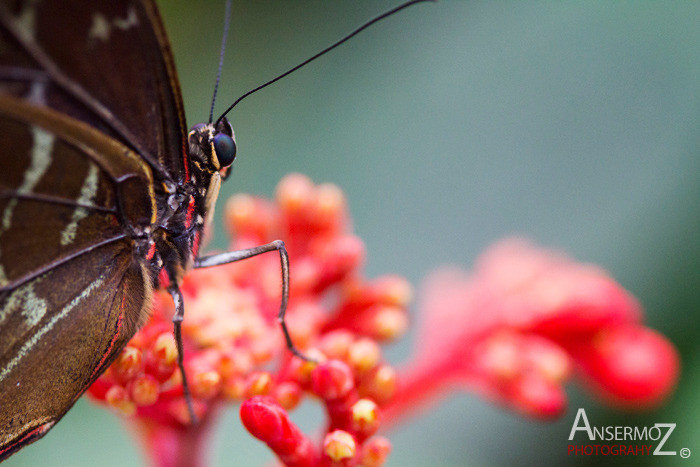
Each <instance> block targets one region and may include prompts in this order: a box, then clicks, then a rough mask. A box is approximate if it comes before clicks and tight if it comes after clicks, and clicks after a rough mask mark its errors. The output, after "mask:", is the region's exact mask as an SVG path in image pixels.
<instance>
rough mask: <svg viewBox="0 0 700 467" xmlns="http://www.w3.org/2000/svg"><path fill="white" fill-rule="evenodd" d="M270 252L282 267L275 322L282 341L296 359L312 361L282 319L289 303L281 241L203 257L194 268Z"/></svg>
mask: <svg viewBox="0 0 700 467" xmlns="http://www.w3.org/2000/svg"><path fill="white" fill-rule="evenodd" d="M270 251H277V252H279V255H280V264H281V266H282V302H281V303H280V310H279V313H278V314H277V321H278V322H279V324H280V327H281V328H282V333H283V334H284V340H285V341H286V343H287V348H288V349H289V351H290V352H292V353H293V354H294V355H296V356H297V357H299V358H301V359H303V360H307V361H313V360H312V359H311V358H309V357H307V356H306V355H304V354H303V353H301V352H300V351H299V349H297V348H296V347H295V346H294V342H292V336H291V335H290V334H289V328H288V327H287V322H286V321H285V319H284V316H285V313H286V312H287V303H288V302H289V255H288V254H287V248H286V247H285V246H284V242H283V241H282V240H275V241H274V242H270V243H268V244H266V245H261V246H256V247H254V248H246V249H244V250H236V251H229V252H228V253H219V254H214V255H209V256H203V257H201V258H197V259H196V260H195V261H194V267H195V268H208V267H211V266H220V265H223V264H229V263H234V262H236V261H240V260H243V259H248V258H252V257H253V256H258V255H261V254H263V253H268V252H270Z"/></svg>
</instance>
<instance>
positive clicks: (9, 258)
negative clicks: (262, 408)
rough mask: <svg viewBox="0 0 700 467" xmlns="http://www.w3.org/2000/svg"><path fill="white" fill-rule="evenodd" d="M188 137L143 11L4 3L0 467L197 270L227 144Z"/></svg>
mask: <svg viewBox="0 0 700 467" xmlns="http://www.w3.org/2000/svg"><path fill="white" fill-rule="evenodd" d="M185 128H186V127H185V121H184V114H183V110H182V99H181V96H180V90H179V85H178V82H177V77H176V74H175V70H174V66H173V60H172V56H171V55H170V51H169V46H168V42H167V39H166V36H165V33H164V31H163V28H162V25H161V22H160V18H159V17H158V14H157V11H156V8H155V5H154V4H153V2H152V1H150V0H143V1H140V0H120V1H110V2H89V1H81V0H72V1H68V0H60V1H58V0H52V1H50V2H48V1H45V2H39V1H32V0H26V1H19V2H15V1H9V0H2V1H0V162H1V164H0V460H1V459H3V458H5V457H7V456H9V455H10V454H12V453H13V452H15V451H17V450H18V449H20V448H22V447H23V446H24V445H26V444H28V443H30V442H32V441H34V440H36V439H38V438H40V437H41V436H43V435H44V434H45V433H46V432H47V431H48V430H49V429H50V428H51V427H52V426H53V425H54V424H55V423H56V422H57V421H58V420H59V419H60V418H61V417H62V416H63V415H64V414H65V412H66V411H67V410H68V409H69V408H70V407H71V406H72V405H73V404H74V402H75V401H76V400H77V399H78V398H79V397H80V395H81V394H82V393H83V392H84V391H85V390H86V389H87V388H88V387H89V385H90V384H91V383H92V382H93V381H94V380H95V379H96V378H97V376H99V375H100V373H101V372H102V371H104V369H106V368H107V366H108V365H109V364H110V363H111V362H112V361H113V360H114V358H116V356H117V355H118V354H119V352H120V350H121V349H122V348H123V347H124V345H126V343H127V342H128V340H129V339H130V338H131V337H132V336H133V334H134V333H135V331H136V330H137V329H138V327H139V326H140V325H141V324H142V323H143V322H144V321H145V319H146V318H147V316H148V311H149V304H150V299H151V295H152V290H153V289H154V288H155V287H157V286H159V285H160V284H159V282H160V281H159V279H160V278H161V277H165V278H167V280H168V281H169V283H170V284H171V285H174V286H175V289H176V288H177V284H178V283H179V281H180V280H181V278H182V275H183V274H184V272H185V271H186V270H187V269H188V268H190V267H192V265H193V263H194V261H195V259H196V255H197V251H198V249H199V243H200V240H201V236H202V231H203V229H204V226H205V224H206V222H207V220H208V219H209V218H210V217H211V213H212V212H213V204H214V202H215V200H216V196H217V194H218V191H219V186H220V183H221V180H222V178H225V177H226V175H227V174H228V166H230V164H231V163H232V162H233V156H234V155H235V143H233V139H232V137H233V131H232V129H231V127H230V125H229V123H228V121H227V120H226V119H221V121H219V122H217V123H215V124H204V125H197V126H196V127H195V128H193V130H192V131H190V132H189V133H187V132H186V131H185ZM178 292H179V291H178Z"/></svg>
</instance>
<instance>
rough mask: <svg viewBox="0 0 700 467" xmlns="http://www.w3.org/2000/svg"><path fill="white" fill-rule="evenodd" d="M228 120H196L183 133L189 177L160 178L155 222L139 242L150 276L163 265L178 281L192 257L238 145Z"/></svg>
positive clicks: (196, 249) (196, 250)
mask: <svg viewBox="0 0 700 467" xmlns="http://www.w3.org/2000/svg"><path fill="white" fill-rule="evenodd" d="M233 138H234V136H233V129H232V128H231V125H230V124H229V122H228V120H226V119H222V120H221V121H220V122H218V124H216V125H214V124H198V125H195V126H194V127H193V128H192V130H190V132H189V134H188V137H187V140H188V141H187V143H188V145H187V163H188V171H187V176H186V178H184V179H183V180H181V181H179V182H177V183H176V182H171V181H163V182H162V183H161V187H160V190H159V191H158V192H157V193H156V200H157V201H156V204H157V210H158V214H157V221H156V224H155V226H153V227H154V228H153V229H152V231H151V232H149V235H146V236H145V238H144V240H145V241H142V242H141V244H140V245H139V248H138V249H139V250H143V249H144V248H145V249H147V251H146V255H145V257H146V258H147V259H148V260H149V261H150V262H151V270H152V271H153V276H154V278H155V277H156V276H157V275H158V273H159V272H160V270H161V269H163V268H165V269H166V272H167V273H168V275H169V276H170V277H171V278H172V279H174V280H176V281H179V280H180V278H181V276H182V274H183V273H184V271H185V270H187V269H189V267H190V266H191V264H192V261H193V260H194V257H195V256H196V254H197V252H198V249H199V244H200V241H201V237H202V232H203V230H204V227H205V226H206V225H207V224H208V223H209V222H210V219H211V216H212V214H213V212H214V203H215V202H216V199H217V197H218V193H219V187H220V185H221V180H222V179H226V178H227V177H228V175H229V173H230V167H231V164H232V163H233V159H234V158H235V150H236V145H235V142H234V139H233Z"/></svg>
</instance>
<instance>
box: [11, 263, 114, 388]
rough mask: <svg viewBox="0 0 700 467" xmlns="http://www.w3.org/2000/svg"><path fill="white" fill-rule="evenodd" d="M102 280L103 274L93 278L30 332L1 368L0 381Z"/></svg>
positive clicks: (100, 283)
mask: <svg viewBox="0 0 700 467" xmlns="http://www.w3.org/2000/svg"><path fill="white" fill-rule="evenodd" d="M103 282H104V276H100V277H98V278H97V279H95V280H94V281H93V282H92V283H91V284H90V285H88V286H87V287H85V288H84V289H83V291H82V292H80V295H78V296H77V297H75V298H74V299H73V300H71V302H70V303H69V304H68V305H66V306H65V307H63V309H62V310H61V311H59V312H58V313H56V314H55V315H54V316H53V317H52V318H51V319H50V320H49V321H48V322H47V323H46V324H45V325H44V326H42V327H41V329H39V330H38V331H37V332H35V333H34V334H32V337H31V338H29V339H28V340H27V341H26V342H25V343H24V345H23V346H22V348H21V349H19V351H18V352H17V354H16V355H15V356H14V358H13V359H12V360H10V362H9V363H8V364H7V366H6V367H5V368H3V369H2V372H0V381H2V380H4V379H5V377H7V375H8V374H9V373H10V372H11V371H12V369H13V368H14V367H16V366H17V364H18V363H19V362H20V360H22V359H23V358H24V357H25V356H26V355H27V354H28V353H29V351H30V350H31V349H32V347H34V346H35V345H36V343H37V342H39V339H41V338H42V337H44V334H46V333H47V332H49V331H51V329H53V327H54V326H55V325H56V323H58V322H59V321H60V320H62V319H63V318H65V317H66V316H68V314H69V313H70V312H71V311H72V310H73V308H75V307H76V306H78V305H79V304H80V302H82V301H83V300H85V299H86V298H88V297H89V296H90V294H91V293H92V292H93V291H95V289H97V288H99V287H100V286H101V285H102V283H103Z"/></svg>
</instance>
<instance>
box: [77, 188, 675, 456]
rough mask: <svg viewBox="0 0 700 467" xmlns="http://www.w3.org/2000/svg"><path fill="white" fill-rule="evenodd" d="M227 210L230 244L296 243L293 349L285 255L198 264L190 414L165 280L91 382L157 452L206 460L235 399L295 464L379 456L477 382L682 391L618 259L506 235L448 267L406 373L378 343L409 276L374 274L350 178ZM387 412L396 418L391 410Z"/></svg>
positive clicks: (527, 402) (500, 394) (616, 398)
mask: <svg viewBox="0 0 700 467" xmlns="http://www.w3.org/2000/svg"><path fill="white" fill-rule="evenodd" d="M225 218H226V222H227V225H228V227H229V229H230V230H231V231H232V232H233V233H234V238H235V241H234V242H233V243H232V244H231V248H232V249H241V248H249V247H252V246H257V245H261V244H264V243H268V242H270V241H272V240H275V239H282V240H284V241H285V243H286V245H287V248H288V251H289V254H290V264H291V271H292V279H291V292H290V302H289V308H288V312H287V322H288V325H289V329H290V333H291V335H292V339H293V341H294V343H295V344H296V346H297V347H298V348H300V349H301V350H302V351H303V352H304V353H305V354H306V355H308V356H310V357H312V358H313V359H314V360H315V362H307V361H304V360H301V359H299V358H296V357H291V356H290V353H289V352H287V351H286V349H285V344H284V339H283V336H282V333H281V331H280V329H279V325H278V323H277V321H276V315H277V311H278V307H279V303H280V291H281V284H280V265H279V257H278V256H276V255H275V254H274V253H270V254H267V255H261V256H259V257H256V258H252V259H249V260H246V261H243V262H239V263H234V264H231V265H227V266H221V267H216V268H210V269H202V270H196V271H192V272H191V273H190V274H189V275H188V276H187V277H186V278H185V280H184V282H183V284H182V287H181V289H182V291H183V294H184V298H185V307H186V317H185V320H184V322H183V340H184V345H185V355H184V357H185V367H186V370H187V375H188V380H189V382H190V385H191V390H192V394H193V397H194V408H195V411H196V412H197V415H198V417H199V418H200V422H199V423H198V424H197V425H193V424H191V423H190V420H189V415H188V411H187V407H186V404H185V400H184V398H183V395H182V394H183V392H182V382H181V376H180V373H179V371H177V363H176V358H177V350H176V347H175V342H174V340H173V337H172V323H171V321H170V320H171V317H172V313H173V304H172V300H171V299H170V297H169V296H167V294H164V293H158V294H157V295H156V297H155V299H154V310H153V314H152V317H151V319H150V321H149V322H148V323H147V324H146V326H145V327H144V328H143V329H142V330H141V331H139V332H138V333H137V335H136V336H135V337H134V338H133V339H132V341H131V342H130V343H129V345H128V346H127V347H126V348H125V349H124V350H123V351H122V353H121V355H120V357H119V358H118V359H117V360H116V361H115V362H114V363H113V364H112V366H111V367H110V368H109V369H108V370H107V372H106V373H105V374H104V375H102V376H101V377H100V378H99V379H98V380H97V381H96V382H95V384H94V385H93V386H92V387H91V388H90V394H91V395H92V396H93V398H94V399H96V400H98V401H100V402H102V403H104V404H106V405H108V406H109V407H111V408H113V409H114V410H116V411H117V412H119V413H121V414H123V415H125V416H127V417H128V418H129V420H130V423H131V424H132V425H133V427H134V428H135V430H136V431H137V433H138V434H139V439H140V440H141V441H142V442H144V444H145V446H146V450H147V452H148V453H149V455H150V456H151V460H152V462H153V464H154V465H160V466H174V465H187V466H192V465H201V464H203V462H204V459H203V456H205V455H206V448H205V446H204V443H205V442H206V439H207V432H208V429H209V428H210V426H211V424H212V422H213V420H214V419H215V418H216V414H217V413H218V408H219V407H220V406H221V405H222V404H225V403H231V402H242V404H241V409H240V414H241V419H242V421H243V424H244V425H245V427H246V428H247V429H248V431H249V432H250V433H251V434H252V435H253V436H255V437H257V438H258V439H260V440H262V441H263V442H265V443H266V444H267V445H268V446H269V447H270V449H271V450H272V451H273V452H274V453H275V454H276V455H277V457H278V458H279V460H280V461H281V462H283V463H284V464H286V465H290V466H325V465H333V466H354V465H363V466H366V467H372V466H380V465H382V464H383V463H384V461H385V460H386V458H387V456H388V455H389V452H390V450H391V445H390V443H389V441H388V440H387V439H386V438H384V437H381V436H375V433H376V432H377V430H378V429H379V428H380V425H382V421H384V422H390V423H394V422H396V420H399V419H400V418H401V417H402V416H405V415H407V414H410V413H411V412H413V411H415V410H416V408H417V407H421V406H423V405H425V404H426V403H429V402H431V401H434V400H436V399H437V397H436V396H437V395H439V394H444V393H445V392H447V391H450V390H453V389H455V388H456V389H463V388H467V389H469V390H475V391H478V392H480V393H481V394H484V395H486V396H487V397H489V398H491V399H493V400H496V401H498V402H500V403H502V404H505V405H507V406H509V407H512V408H514V409H516V410H518V411H519V412H522V413H526V414H529V415H533V416H537V417H553V416H556V415H560V414H561V413H562V412H563V411H564V409H565V405H566V397H565V394H564V392H563V388H562V386H563V384H564V383H565V382H566V381H567V380H568V379H569V377H570V375H571V374H572V370H574V369H578V370H579V372H580V374H581V375H582V376H583V377H584V378H585V380H586V381H587V382H588V383H589V384H590V385H591V386H592V387H593V388H594V389H595V390H596V391H597V392H598V393H599V394H601V395H602V396H603V397H605V398H606V399H608V400H611V401H613V402H615V403H616V404H618V405H620V404H623V405H628V406H641V405H649V404H655V403H658V402H659V401H660V400H661V399H662V398H663V397H664V396H665V395H667V394H668V393H669V392H670V391H671V390H672V389H673V387H674V385H675V381H676V379H677V376H678V372H679V368H678V367H679V364H678V356H677V353H676V351H675V349H674V348H673V346H672V345H671V344H670V343H669V342H668V341H667V340H666V339H665V338H663V337H662V336H660V335H659V334H657V333H655V332H653V331H651V330H650V329H648V328H645V327H644V326H643V325H642V324H641V322H640V321H641V312H640V310H639V306H638V304H637V303H636V301H635V300H634V299H633V298H632V297H631V296H630V295H629V294H628V293H627V292H625V291H624V290H623V289H622V288H621V287H620V286H619V285H618V284H616V283H615V282H614V281H613V280H612V279H611V278H609V277H608V276H607V275H606V274H605V273H604V272H603V271H601V270H600V269H598V268H595V267H593V266H588V265H581V264H577V263H574V262H572V261H570V260H568V259H566V258H564V257H562V256H560V255H557V254H554V253H551V252H546V251H542V250H538V249H535V248H534V247H532V246H530V245H527V244H525V243H523V242H520V241H517V240H512V241H506V242H503V243H501V244H499V245H497V246H495V247H493V248H492V249H491V250H489V251H488V252H487V253H486V254H485V255H484V257H483V258H482V259H481V260H480V261H479V264H478V266H477V269H476V272H475V273H474V274H472V275H467V274H466V273H464V272H460V271H443V272H441V273H439V274H436V275H435V276H433V278H432V279H431V280H430V281H429V284H428V286H427V288H426V291H425V294H424V298H423V302H422V305H421V307H420V308H421V311H420V321H419V323H418V326H419V328H418V334H419V335H418V338H417V345H416V349H415V354H414V357H413V358H412V359H411V360H410V361H409V362H407V363H406V364H405V367H404V369H403V370H402V371H401V372H398V373H397V371H396V370H395V369H394V368H393V367H391V366H390V365H388V364H387V363H385V362H384V361H383V358H382V353H381V348H380V344H382V343H384V342H386V341H389V340H392V339H395V338H398V337H400V336H401V335H403V333H404V331H405V330H406V328H407V324H408V319H407V314H406V306H407V304H408V302H409V301H410V299H411V289H410V286H409V285H408V284H407V283H406V281H405V280H403V279H402V278H400V277H396V276H386V277H382V278H379V279H376V280H367V279H366V278H365V277H364V276H363V275H362V273H361V266H362V262H363V257H364V246H363V244H362V242H361V240H359V239H358V238H357V237H355V236H353V235H351V234H350V233H349V219H348V217H347V211H346V207H345V200H344V197H343V194H342V193H341V192H340V190H339V189H338V188H337V187H335V186H332V185H319V186H315V185H313V184H312V183H311V181H309V180H308V179H307V178H305V177H303V176H301V175H290V176H288V177H286V178H285V179H284V180H282V182H280V184H279V186H278V189H277V194H276V200H275V202H270V201H267V200H263V199H259V198H254V197H251V196H246V195H243V196H236V197H234V198H232V199H231V200H230V201H229V203H228V205H227V207H226V213H225ZM309 395H310V396H312V397H314V398H315V399H316V400H318V401H319V402H320V403H321V404H322V405H323V406H324V408H325V411H326V414H327V420H326V421H325V426H324V431H323V435H322V437H321V439H319V440H314V439H312V438H310V437H308V436H307V435H306V434H304V433H303V432H302V431H301V430H300V429H299V428H298V427H297V426H296V425H294V424H293V423H292V422H291V421H290V419H289V416H288V411H289V410H292V409H293V408H294V407H296V406H297V405H298V404H299V402H300V401H301V399H302V398H303V397H305V396H309ZM385 425H386V423H385Z"/></svg>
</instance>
